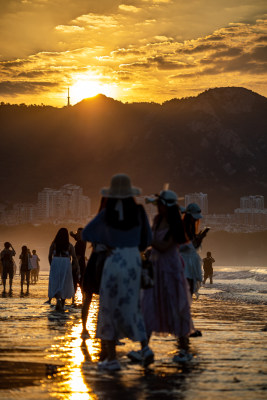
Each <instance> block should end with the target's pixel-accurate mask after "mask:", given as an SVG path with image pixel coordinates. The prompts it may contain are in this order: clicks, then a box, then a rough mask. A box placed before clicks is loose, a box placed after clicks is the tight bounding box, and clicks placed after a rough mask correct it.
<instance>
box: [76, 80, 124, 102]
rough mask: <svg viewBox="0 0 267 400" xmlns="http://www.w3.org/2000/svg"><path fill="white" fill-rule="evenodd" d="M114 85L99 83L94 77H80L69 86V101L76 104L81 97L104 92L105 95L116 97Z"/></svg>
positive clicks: (84, 97)
mask: <svg viewBox="0 0 267 400" xmlns="http://www.w3.org/2000/svg"><path fill="white" fill-rule="evenodd" d="M116 92H117V88H116V86H115V85H110V84H106V83H101V82H99V81H98V80H96V79H95V78H94V77H92V78H90V77H82V78H80V79H78V80H77V81H76V83H74V84H73V85H72V86H71V87H70V102H71V104H76V103H78V102H80V101H82V100H83V99H87V98H89V97H94V96H97V95H98V94H104V95H105V96H107V97H113V98H114V97H116Z"/></svg>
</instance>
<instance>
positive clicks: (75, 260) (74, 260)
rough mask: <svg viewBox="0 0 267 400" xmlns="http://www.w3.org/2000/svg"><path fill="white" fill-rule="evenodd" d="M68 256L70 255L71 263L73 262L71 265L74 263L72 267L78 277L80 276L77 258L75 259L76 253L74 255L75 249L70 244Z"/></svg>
mask: <svg viewBox="0 0 267 400" xmlns="http://www.w3.org/2000/svg"><path fill="white" fill-rule="evenodd" d="M70 255H71V258H72V261H73V263H74V265H75V267H76V269H77V275H78V276H80V275H81V272H80V265H79V262H78V258H77V256H76V253H75V249H74V247H73V246H72V244H70Z"/></svg>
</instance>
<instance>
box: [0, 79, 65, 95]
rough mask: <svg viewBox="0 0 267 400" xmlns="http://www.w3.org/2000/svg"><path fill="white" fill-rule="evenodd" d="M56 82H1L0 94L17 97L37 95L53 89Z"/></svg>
mask: <svg viewBox="0 0 267 400" xmlns="http://www.w3.org/2000/svg"><path fill="white" fill-rule="evenodd" d="M57 85H58V84H57V83H56V82H29V81H17V82H15V81H3V82H0V94H2V95H9V94H12V96H18V95H20V94H30V93H38V92H40V90H42V91H43V90H50V89H51V88H55V87H56V86H57Z"/></svg>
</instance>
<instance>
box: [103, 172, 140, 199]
mask: <svg viewBox="0 0 267 400" xmlns="http://www.w3.org/2000/svg"><path fill="white" fill-rule="evenodd" d="M141 192H142V190H141V189H140V188H137V187H134V186H132V184H131V179H130V178H129V176H128V175H126V174H116V175H114V176H113V177H112V178H111V182H110V187H109V188H107V187H104V188H103V189H101V192H100V193H101V194H102V196H104V197H111V198H115V199H127V198H128V197H133V196H139V195H140V194H141Z"/></svg>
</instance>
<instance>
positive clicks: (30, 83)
mask: <svg viewBox="0 0 267 400" xmlns="http://www.w3.org/2000/svg"><path fill="white" fill-rule="evenodd" d="M0 37H1V40H0V101H3V102H10V103H18V104H20V103H26V104H41V103H43V104H45V105H53V106H57V107H62V106H64V105H66V101H67V100H66V99H67V90H68V87H69V88H70V100H71V104H75V103H77V102H78V101H80V100H81V99H82V98H85V97H90V96H93V95H96V94H97V93H103V94H105V95H107V96H109V97H113V98H115V99H118V100H121V101H123V102H127V101H128V102H133V101H138V102H139V101H154V102H157V103H161V102H163V101H165V100H168V99H171V98H181V97H187V96H195V95H197V94H198V93H200V92H203V91H204V90H206V89H208V88H212V87H221V86H243V87H246V88H247V89H251V90H253V91H255V92H257V93H259V94H261V95H263V96H266V97H267V68H266V66H267V2H266V0H216V1H215V0H187V1H186V0H121V1H117V0H97V1H96V0H75V1H74V0H0Z"/></svg>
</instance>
